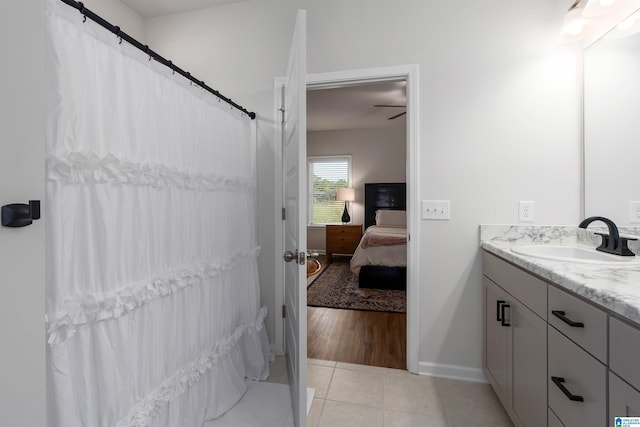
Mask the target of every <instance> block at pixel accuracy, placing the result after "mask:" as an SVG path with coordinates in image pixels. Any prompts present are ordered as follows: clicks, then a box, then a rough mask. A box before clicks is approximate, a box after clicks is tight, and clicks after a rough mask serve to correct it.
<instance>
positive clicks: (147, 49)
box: [144, 44, 152, 61]
mask: <svg viewBox="0 0 640 427" xmlns="http://www.w3.org/2000/svg"><path fill="white" fill-rule="evenodd" d="M150 50H151V49H149V45H148V44H145V45H144V53H146V54H147V55H149V61H151V59H152V57H151V54H150V53H149V51H150Z"/></svg>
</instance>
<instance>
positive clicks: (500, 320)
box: [496, 300, 506, 322]
mask: <svg viewBox="0 0 640 427" xmlns="http://www.w3.org/2000/svg"><path fill="white" fill-rule="evenodd" d="M505 302H506V301H502V300H498V301H496V322H502V317H500V306H501V305H502V304H504V303H505Z"/></svg>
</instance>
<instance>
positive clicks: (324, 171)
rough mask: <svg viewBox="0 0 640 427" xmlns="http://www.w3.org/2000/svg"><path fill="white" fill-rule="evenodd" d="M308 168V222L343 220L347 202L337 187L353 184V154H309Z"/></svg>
mask: <svg viewBox="0 0 640 427" xmlns="http://www.w3.org/2000/svg"><path fill="white" fill-rule="evenodd" d="M307 171H308V177H307V183H308V194H307V203H308V206H307V218H308V223H309V224H331V223H336V222H341V217H342V211H343V210H344V202H342V201H338V200H336V195H337V192H338V188H348V187H350V186H351V156H332V157H309V158H308V164H307Z"/></svg>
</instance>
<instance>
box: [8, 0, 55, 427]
mask: <svg viewBox="0 0 640 427" xmlns="http://www.w3.org/2000/svg"><path fill="white" fill-rule="evenodd" d="M44 40H45V38H44V1H35V0H31V1H24V0H3V1H2V2H0V94H2V96H1V97H0V147H2V154H0V205H6V204H11V203H27V202H28V201H29V200H30V199H32V200H41V201H42V202H43V205H42V208H43V210H44V207H45V205H44V203H46V202H45V200H44V147H45V144H44V135H45V133H44V129H45V117H44V102H43V101H44V93H45V86H44V82H45V74H44V73H45V71H44ZM44 239H45V227H44V220H43V219H41V220H39V221H35V222H34V223H33V224H32V225H30V226H28V227H23V228H5V227H0V274H1V276H0V277H1V280H0V285H1V288H0V289H1V290H0V425H2V426H30V427H31V426H33V427H44V426H45V424H46V400H45V390H46V388H45V387H46V380H45V339H46V338H45V331H44V329H45V328H44V312H45V308H44V304H45V283H44V282H45V252H44Z"/></svg>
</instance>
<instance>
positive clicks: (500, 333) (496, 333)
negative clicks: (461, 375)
mask: <svg viewBox="0 0 640 427" xmlns="http://www.w3.org/2000/svg"><path fill="white" fill-rule="evenodd" d="M483 284H484V369H485V372H486V374H487V377H488V379H489V382H490V383H491V386H492V387H493V390H494V391H495V392H496V395H497V396H498V398H499V399H500V402H502V405H503V406H504V407H505V408H506V407H507V380H508V375H507V372H508V365H509V363H508V360H509V348H508V342H507V341H508V333H509V328H508V327H507V326H503V325H502V323H503V322H501V321H500V320H499V317H500V314H501V313H500V311H501V310H500V304H501V303H499V301H502V302H505V303H506V302H508V294H507V293H506V292H505V291H504V290H503V289H502V288H500V287H499V286H498V285H496V284H495V283H493V282H492V281H491V280H489V279H487V278H486V277H483ZM504 311H505V314H506V311H507V310H504Z"/></svg>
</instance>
